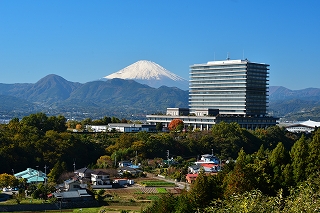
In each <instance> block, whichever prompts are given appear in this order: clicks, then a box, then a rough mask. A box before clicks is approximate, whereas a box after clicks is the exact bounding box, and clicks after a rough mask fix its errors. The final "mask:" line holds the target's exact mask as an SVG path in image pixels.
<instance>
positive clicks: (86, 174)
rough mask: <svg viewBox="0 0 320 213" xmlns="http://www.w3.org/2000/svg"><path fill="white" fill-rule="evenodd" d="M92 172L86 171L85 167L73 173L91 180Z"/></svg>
mask: <svg viewBox="0 0 320 213" xmlns="http://www.w3.org/2000/svg"><path fill="white" fill-rule="evenodd" d="M92 172H93V170H91V169H88V168H87V167H84V168H81V169H78V170H76V171H75V172H74V173H75V174H76V175H77V176H78V177H81V178H89V179H90V178H91V173H92Z"/></svg>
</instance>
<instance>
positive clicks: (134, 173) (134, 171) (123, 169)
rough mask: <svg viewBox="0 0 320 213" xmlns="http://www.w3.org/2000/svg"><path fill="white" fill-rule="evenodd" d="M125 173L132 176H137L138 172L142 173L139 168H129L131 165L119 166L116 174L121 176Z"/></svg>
mask: <svg viewBox="0 0 320 213" xmlns="http://www.w3.org/2000/svg"><path fill="white" fill-rule="evenodd" d="M125 173H129V174H131V175H132V176H137V175H139V174H140V173H142V171H141V170H139V169H134V168H131V167H120V168H119V169H118V174H119V175H120V176H123V175H124V174H125Z"/></svg>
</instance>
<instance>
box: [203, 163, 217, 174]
mask: <svg viewBox="0 0 320 213" xmlns="http://www.w3.org/2000/svg"><path fill="white" fill-rule="evenodd" d="M201 168H203V170H204V172H206V173H214V172H218V170H219V169H220V166H219V165H218V164H211V163H204V164H201Z"/></svg>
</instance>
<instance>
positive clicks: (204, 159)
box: [195, 154, 220, 165]
mask: <svg viewBox="0 0 320 213" xmlns="http://www.w3.org/2000/svg"><path fill="white" fill-rule="evenodd" d="M204 163H205V164H208V163H212V164H219V163H220V160H219V158H217V157H216V156H214V155H210V154H205V155H201V159H200V160H199V161H197V162H195V164H200V165H201V164H204Z"/></svg>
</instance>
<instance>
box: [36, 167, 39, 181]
mask: <svg viewBox="0 0 320 213" xmlns="http://www.w3.org/2000/svg"><path fill="white" fill-rule="evenodd" d="M36 167H37V184H38V177H39V166H36Z"/></svg>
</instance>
